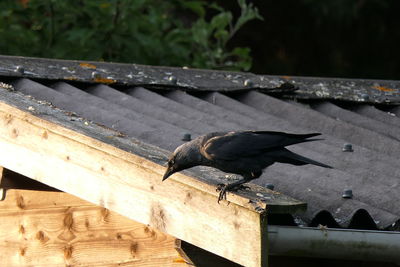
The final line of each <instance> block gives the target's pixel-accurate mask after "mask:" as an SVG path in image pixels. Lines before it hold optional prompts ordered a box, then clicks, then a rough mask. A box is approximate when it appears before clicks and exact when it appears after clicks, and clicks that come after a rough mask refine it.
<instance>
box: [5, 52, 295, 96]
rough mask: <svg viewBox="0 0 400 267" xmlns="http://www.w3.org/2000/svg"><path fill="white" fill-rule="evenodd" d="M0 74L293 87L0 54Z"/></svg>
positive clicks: (226, 87) (160, 84)
mask: <svg viewBox="0 0 400 267" xmlns="http://www.w3.org/2000/svg"><path fill="white" fill-rule="evenodd" d="M0 75H5V76H16V77H27V78H41V79H50V80H57V81H60V80H66V81H79V82H88V83H105V84H119V85H129V86H146V87H154V88H159V89H165V88H171V87H173V88H182V89H185V90H201V91H210V90H218V91H236V90H248V89H249V88H262V89H264V90H267V91H268V92H292V91H293V90H294V89H295V88H294V87H293V86H290V84H288V83H279V84H276V83H275V82H274V81H273V82H269V80H268V79H265V80H264V79H262V77H261V76H258V75H255V74H253V73H248V72H247V73H246V72H232V71H215V70H201V69H188V68H176V67H158V66H146V65H138V64H122V63H107V62H93V61H76V60H58V59H43V58H29V57H15V56H0ZM282 84H283V86H282Z"/></svg>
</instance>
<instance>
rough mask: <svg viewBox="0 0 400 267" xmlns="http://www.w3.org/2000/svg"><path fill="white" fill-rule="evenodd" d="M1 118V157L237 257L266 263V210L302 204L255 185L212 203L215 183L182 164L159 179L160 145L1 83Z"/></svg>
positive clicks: (43, 179) (162, 158)
mask: <svg viewBox="0 0 400 267" xmlns="http://www.w3.org/2000/svg"><path fill="white" fill-rule="evenodd" d="M0 125H1V127H0V151H2V152H3V153H0V165H2V166H4V167H6V168H8V169H11V170H13V171H15V172H18V173H21V174H23V175H25V176H27V177H30V178H32V179H35V180H37V181H40V182H42V183H45V184H47V185H49V186H51V187H54V188H57V189H59V190H62V191H64V192H68V193H70V194H73V195H76V196H78V197H80V198H82V199H85V200H87V201H90V202H92V203H95V204H97V205H100V206H102V207H105V208H107V209H110V210H112V211H115V212H118V213H120V214H122V215H125V216H126V217H128V218H131V219H133V220H135V221H137V222H140V223H143V224H146V225H150V226H151V227H154V228H155V229H158V230H160V231H162V232H165V233H168V234H169V235H172V236H174V237H176V238H179V239H182V240H185V241H187V242H189V243H191V244H193V245H195V246H198V247H200V248H203V249H205V250H208V251H210V252H212V253H215V254H217V255H219V256H222V257H224V258H227V259H229V260H231V261H234V262H236V263H239V264H241V265H245V266H250V267H253V266H254V267H259V266H266V265H267V256H266V255H267V253H268V251H267V247H266V244H267V242H266V238H267V237H266V224H265V218H266V214H267V213H268V212H294V211H298V210H304V208H305V204H304V203H302V202H299V201H296V200H293V199H290V198H287V197H285V196H283V195H280V194H277V193H273V192H272V191H270V190H268V189H264V188H261V187H257V186H255V185H254V186H252V188H253V187H254V188H256V189H257V190H259V191H258V193H257V196H259V195H261V196H263V197H254V196H255V195H256V194H255V193H254V194H253V197H252V198H248V197H246V196H242V195H237V194H228V200H229V202H228V201H223V202H221V203H220V204H218V203H217V197H218V193H217V192H216V191H215V184H210V183H206V182H204V181H201V180H199V179H197V178H194V177H192V176H188V175H186V174H185V172H184V173H177V174H174V176H173V177H171V178H170V179H168V181H166V182H161V177H162V175H163V173H164V171H165V167H163V166H162V165H161V164H163V163H165V159H166V155H167V153H166V152H164V151H161V150H160V149H158V148H155V147H152V146H149V145H145V144H140V145H138V144H137V143H138V141H137V140H133V141H132V140H131V139H128V138H123V137H120V136H119V135H118V134H116V133H115V132H114V131H112V130H110V129H106V128H104V127H101V126H98V125H96V124H93V123H87V122H86V123H85V121H84V120H77V119H73V120H72V119H71V117H70V116H69V115H68V113H66V112H62V111H60V110H58V109H54V108H53V107H51V106H49V105H46V104H42V103H38V102H36V101H33V100H32V99H30V98H28V97H27V96H25V95H22V94H20V93H17V92H9V91H7V90H0ZM132 152H133V153H132ZM186 173H187V172H186ZM265 196H267V197H265Z"/></svg>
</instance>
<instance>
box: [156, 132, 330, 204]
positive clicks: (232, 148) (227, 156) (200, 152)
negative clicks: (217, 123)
mask: <svg viewBox="0 0 400 267" xmlns="http://www.w3.org/2000/svg"><path fill="white" fill-rule="evenodd" d="M318 135H320V133H310V134H289V133H283V132H272V131H242V132H215V133H209V134H206V135H203V136H199V137H198V138H196V139H194V140H192V141H190V142H187V143H185V144H183V145H181V146H179V147H178V148H176V149H175V151H174V153H173V154H172V155H171V157H170V159H169V160H168V168H167V170H166V172H165V174H164V177H163V180H165V179H167V178H168V177H169V176H170V175H172V174H173V173H175V172H178V171H181V170H184V169H188V168H191V167H194V166H199V165H202V166H210V167H214V168H217V169H219V170H221V171H224V172H227V173H235V174H240V175H242V176H243V179H242V180H239V181H237V182H234V183H231V184H226V185H221V186H220V187H219V188H218V190H220V195H219V198H218V201H220V200H222V199H223V198H225V195H226V192H227V191H232V190H235V189H237V188H239V187H240V186H241V185H242V184H243V183H246V182H249V181H251V180H253V179H256V178H258V177H260V176H261V174H262V171H263V169H264V168H266V167H268V166H270V165H272V164H274V163H275V162H281V163H288V164H293V165H306V164H313V165H317V166H321V167H324V168H332V167H331V166H328V165H326V164H323V163H320V162H318V161H315V160H312V159H309V158H306V157H303V156H301V155H299V154H296V153H293V152H291V151H289V150H288V149H286V148H285V147H286V146H290V145H294V144H298V143H304V142H310V141H316V140H321V139H310V138H311V137H314V136H318Z"/></svg>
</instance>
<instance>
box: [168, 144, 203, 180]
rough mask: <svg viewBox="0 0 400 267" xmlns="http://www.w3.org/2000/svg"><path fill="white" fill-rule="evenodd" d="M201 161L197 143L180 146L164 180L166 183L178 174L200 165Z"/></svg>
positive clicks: (169, 161) (172, 158) (169, 162)
mask: <svg viewBox="0 0 400 267" xmlns="http://www.w3.org/2000/svg"><path fill="white" fill-rule="evenodd" d="M201 160H202V156H201V155H200V153H199V151H198V147H197V146H196V144H195V143H191V142H188V143H185V144H183V145H181V146H179V147H178V148H177V149H175V151H174V153H173V154H172V155H171V157H170V158H169V160H168V163H167V170H166V171H165V174H164V176H163V179H162V180H163V181H164V180H165V179H167V178H168V177H170V176H171V175H172V174H174V173H176V172H179V171H182V170H184V169H188V168H191V167H193V166H196V165H200V163H201Z"/></svg>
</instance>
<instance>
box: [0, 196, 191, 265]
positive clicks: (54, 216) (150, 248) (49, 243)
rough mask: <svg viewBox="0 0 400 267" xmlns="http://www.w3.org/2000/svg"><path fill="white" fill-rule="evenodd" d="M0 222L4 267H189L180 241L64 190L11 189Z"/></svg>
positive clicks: (1, 205) (0, 240) (0, 243)
mask: <svg viewBox="0 0 400 267" xmlns="http://www.w3.org/2000/svg"><path fill="white" fill-rule="evenodd" d="M70 204H72V206H71V205H70ZM0 220H1V227H0V254H1V255H2V257H1V258H2V265H4V266H65V265H68V266H72V265H79V266H80V265H84V266H88V265H89V266H105V265H107V266H117V265H118V266H120V264H121V265H122V266H171V267H172V266H187V264H185V261H184V259H183V258H182V257H180V255H179V254H178V252H177V251H176V249H175V242H176V241H175V238H173V237H171V236H169V235H167V234H164V233H162V232H160V231H157V230H155V229H153V228H151V227H149V226H146V225H143V224H140V223H137V222H134V221H132V220H129V219H128V218H126V217H124V216H121V215H118V214H116V213H115V212H111V211H109V210H107V209H105V208H102V207H99V206H95V205H93V204H90V203H88V202H86V201H83V200H80V199H78V198H77V197H74V196H72V195H69V194H66V193H63V192H44V191H33V190H14V189H11V190H8V192H7V198H6V199H5V200H4V201H2V202H0Z"/></svg>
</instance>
